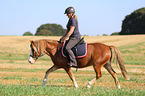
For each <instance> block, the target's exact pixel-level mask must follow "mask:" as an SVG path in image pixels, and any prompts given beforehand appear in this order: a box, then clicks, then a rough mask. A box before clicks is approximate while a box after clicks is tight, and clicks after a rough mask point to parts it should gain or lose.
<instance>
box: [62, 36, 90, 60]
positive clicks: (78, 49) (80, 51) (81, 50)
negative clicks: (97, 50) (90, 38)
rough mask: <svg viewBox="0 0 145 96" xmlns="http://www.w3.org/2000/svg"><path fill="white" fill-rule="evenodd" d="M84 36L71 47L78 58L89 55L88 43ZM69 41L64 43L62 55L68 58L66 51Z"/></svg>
mask: <svg viewBox="0 0 145 96" xmlns="http://www.w3.org/2000/svg"><path fill="white" fill-rule="evenodd" d="M83 39H84V37H83V38H82V39H81V40H80V41H79V42H78V43H77V44H76V45H75V46H74V47H73V48H72V49H71V50H72V51H73V53H74V55H75V57H76V58H83V57H85V56H86V55H87V43H85V42H84V40H83ZM67 43H68V41H66V42H64V43H63V46H62V50H61V53H62V56H63V57H65V58H67V53H66V49H65V47H66V45H67Z"/></svg>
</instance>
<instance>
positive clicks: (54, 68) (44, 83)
mask: <svg viewBox="0 0 145 96" xmlns="http://www.w3.org/2000/svg"><path fill="white" fill-rule="evenodd" d="M58 68H59V67H57V66H56V65H53V66H52V67H51V68H50V69H48V70H47V71H46V74H45V77H44V79H43V83H42V85H46V84H47V77H48V75H49V74H50V73H51V72H53V71H55V70H57V69H58Z"/></svg>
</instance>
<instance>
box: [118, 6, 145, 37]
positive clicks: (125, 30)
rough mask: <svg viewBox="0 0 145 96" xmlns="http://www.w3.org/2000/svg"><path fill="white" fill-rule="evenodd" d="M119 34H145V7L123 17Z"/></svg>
mask: <svg viewBox="0 0 145 96" xmlns="http://www.w3.org/2000/svg"><path fill="white" fill-rule="evenodd" d="M120 34H121V35H127V34H145V7H143V8H140V9H138V10H136V11H134V12H133V13H131V14H130V15H127V16H126V17H125V19H124V20H123V23H122V30H121V32H120Z"/></svg>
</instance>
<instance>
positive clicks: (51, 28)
mask: <svg viewBox="0 0 145 96" xmlns="http://www.w3.org/2000/svg"><path fill="white" fill-rule="evenodd" d="M65 31H66V29H63V27H62V26H61V25H59V24H43V25H41V26H40V27H39V28H38V29H37V31H36V33H35V35H36V36H40V35H41V36H61V35H63V34H64V33H65Z"/></svg>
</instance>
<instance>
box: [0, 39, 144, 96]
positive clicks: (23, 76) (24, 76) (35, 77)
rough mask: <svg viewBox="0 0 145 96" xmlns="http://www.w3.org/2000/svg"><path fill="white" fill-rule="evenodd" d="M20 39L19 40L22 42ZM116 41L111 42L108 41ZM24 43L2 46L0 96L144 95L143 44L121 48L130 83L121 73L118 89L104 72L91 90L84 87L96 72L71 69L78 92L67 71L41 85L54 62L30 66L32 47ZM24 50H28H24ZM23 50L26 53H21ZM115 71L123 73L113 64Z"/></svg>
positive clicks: (41, 60) (43, 60)
mask: <svg viewBox="0 0 145 96" xmlns="http://www.w3.org/2000/svg"><path fill="white" fill-rule="evenodd" d="M21 38H22V37H20V38H19V39H20V40H21ZM37 38H38V37H37ZM99 38H100V39H101V38H103V37H99ZM124 38H125V37H124ZM142 38H143V37H142ZM119 40H120V39H118V40H117V41H119ZM27 41H28V40H27V38H26V40H25V41H23V40H22V43H24V44H26V43H25V42H27ZM117 41H116V40H114V39H113V40H112V39H111V40H110V41H108V40H106V41H105V42H117ZM7 42H9V41H7ZM7 42H6V43H7ZM22 43H21V42H20V41H19V40H15V41H13V42H12V45H13V46H11V45H8V46H5V44H4V43H3V46H5V47H3V48H1V49H2V50H0V89H1V90H0V96H58V95H59V96H145V73H144V71H145V67H144V64H145V42H144V41H143V42H140V43H131V44H129V45H126V46H120V47H118V48H119V50H120V51H121V53H122V55H123V59H124V62H125V65H126V64H127V66H126V69H127V70H129V71H128V73H129V75H130V80H129V81H126V80H125V79H124V78H123V76H122V74H121V73H118V72H117V77H118V80H119V82H120V85H121V89H116V86H115V84H114V79H113V78H112V76H111V75H110V74H109V73H108V72H106V71H102V74H103V76H102V77H101V78H100V79H98V80H97V81H96V82H95V83H94V84H93V85H92V87H91V88H90V89H87V88H86V87H85V86H86V85H87V83H88V82H89V81H90V80H92V79H93V78H95V72H94V70H79V69H78V72H76V71H75V70H72V72H73V73H74V76H75V79H76V82H77V83H78V85H79V88H77V89H76V88H74V87H73V84H72V82H71V80H70V78H69V76H68V75H67V74H66V72H65V71H64V70H57V71H55V72H53V73H51V74H50V75H49V76H48V80H47V84H48V85H46V86H41V84H42V81H43V77H44V75H45V71H46V70H47V69H48V68H50V66H51V65H52V62H51V59H50V57H48V56H47V55H45V56H43V57H41V58H39V59H38V61H37V62H36V63H35V64H33V65H31V64H28V59H29V52H27V51H30V48H29V49H28V47H26V46H29V44H28V45H24V44H22ZM19 44H21V46H19ZM22 45H23V46H22ZM11 47H12V48H11ZM25 47H26V49H24V48H25ZM21 49H24V50H22V52H21V51H20V50H21ZM134 65H135V66H134ZM113 68H114V69H115V71H116V70H120V68H119V67H118V65H117V66H114V65H113ZM92 69H93V68H92Z"/></svg>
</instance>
